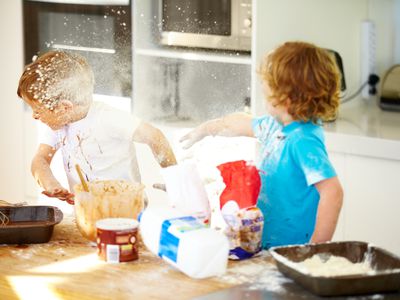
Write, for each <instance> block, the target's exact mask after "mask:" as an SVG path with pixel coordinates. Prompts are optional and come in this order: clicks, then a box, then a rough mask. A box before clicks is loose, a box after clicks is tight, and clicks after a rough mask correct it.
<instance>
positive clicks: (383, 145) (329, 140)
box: [325, 131, 400, 160]
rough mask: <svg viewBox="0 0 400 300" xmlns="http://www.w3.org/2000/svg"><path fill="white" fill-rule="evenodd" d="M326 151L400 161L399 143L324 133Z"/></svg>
mask: <svg viewBox="0 0 400 300" xmlns="http://www.w3.org/2000/svg"><path fill="white" fill-rule="evenodd" d="M325 142H326V147H327V149H328V151H330V152H338V153H344V154H351V155H358V156H368V157H373V158H380V159H389V160H400V141H397V140H389V139H383V138H377V137H365V136H358V135H351V134H345V133H338V132H327V131H325Z"/></svg>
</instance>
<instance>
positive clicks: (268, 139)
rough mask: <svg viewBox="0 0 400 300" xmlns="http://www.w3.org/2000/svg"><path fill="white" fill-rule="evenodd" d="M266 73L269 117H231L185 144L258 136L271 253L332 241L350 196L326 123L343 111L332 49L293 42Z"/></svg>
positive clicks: (270, 60)
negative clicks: (331, 150)
mask: <svg viewBox="0 0 400 300" xmlns="http://www.w3.org/2000/svg"><path fill="white" fill-rule="evenodd" d="M259 73H260V76H261V78H262V82H263V88H264V94H265V97H266V108H267V111H268V115H265V116H262V117H257V118H255V117H252V116H251V115H248V114H245V113H235V114H231V115H228V116H225V117H222V118H219V119H215V120H211V121H208V122H206V123H203V124H202V125H200V126H198V127H197V128H195V129H194V130H193V131H191V132H190V133H188V134H187V135H185V136H184V137H183V138H182V139H181V141H182V142H186V145H185V147H186V148H188V147H190V146H191V145H193V144H194V143H195V142H197V141H199V140H201V139H202V138H204V137H205V136H208V135H212V136H214V135H221V136H249V137H255V138H257V139H258V141H259V142H260V144H261V152H260V157H259V158H260V159H259V165H258V167H259V169H260V170H261V172H260V176H261V182H262V186H261V191H260V194H259V198H258V202H257V206H258V207H259V208H260V209H261V210H262V212H263V214H264V218H265V221H264V231H263V241H262V244H263V248H266V249H268V248H270V247H272V246H280V245H288V244H303V243H308V242H310V241H311V242H324V241H328V240H330V239H331V238H332V236H333V233H334V231H335V227H336V223H337V220H338V217H339V213H340V209H341V206H342V201H343V191H342V187H341V185H340V182H339V180H338V178H337V176H336V172H335V170H334V168H333V166H332V164H331V163H330V161H329V158H328V154H327V151H326V148H325V144H324V134H323V128H322V123H321V121H323V120H327V119H328V120H329V119H331V118H333V117H335V115H336V113H337V110H338V106H339V72H338V69H337V66H336V64H335V62H334V61H333V59H332V57H331V56H330V54H328V52H327V51H326V50H324V49H321V48H318V47H316V46H314V45H312V44H308V43H303V42H288V43H285V44H283V45H282V46H280V47H278V48H277V49H275V50H274V51H273V52H271V53H270V54H268V55H267V56H266V58H265V60H264V62H263V63H262V65H261V68H260V70H259Z"/></svg>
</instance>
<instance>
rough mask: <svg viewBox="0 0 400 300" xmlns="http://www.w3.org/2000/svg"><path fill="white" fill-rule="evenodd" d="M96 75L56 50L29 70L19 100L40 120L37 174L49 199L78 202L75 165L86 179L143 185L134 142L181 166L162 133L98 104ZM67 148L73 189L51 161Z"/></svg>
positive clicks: (79, 60)
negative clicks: (59, 178)
mask: <svg viewBox="0 0 400 300" xmlns="http://www.w3.org/2000/svg"><path fill="white" fill-rule="evenodd" d="M93 85H94V79H93V73H92V70H91V68H90V66H89V65H88V63H87V62H86V60H85V59H84V58H83V57H81V56H78V55H74V54H71V53H67V52H61V51H50V52H47V53H45V54H43V55H42V56H40V57H39V58H38V59H37V60H35V61H34V62H33V63H31V64H29V65H28V66H26V68H25V70H24V72H23V74H22V76H21V78H20V81H19V86H18V92H17V93H18V96H19V97H21V98H22V99H23V100H24V101H25V103H27V104H28V105H29V106H30V107H31V108H32V110H33V118H34V119H37V120H40V121H41V122H42V123H44V125H42V128H41V130H40V131H39V142H40V144H39V148H38V150H37V152H36V154H35V156H34V158H33V160H32V174H33V176H34V177H35V179H36V180H37V182H38V184H39V185H40V186H41V187H42V188H43V189H44V191H43V193H44V194H45V195H47V196H49V197H56V198H59V199H60V200H65V201H67V202H68V203H70V204H73V203H74V194H73V190H72V189H73V186H74V185H75V184H76V183H78V182H79V177H78V174H77V173H76V169H75V165H76V164H78V165H79V166H80V167H81V169H82V171H83V173H84V175H85V176H86V179H87V180H88V181H92V180H108V179H125V180H130V181H138V182H140V174H139V169H138V165H137V160H136V154H135V146H134V142H138V143H144V144H147V145H149V146H150V148H151V150H152V152H153V154H154V156H155V158H156V159H157V161H158V163H159V164H160V165H161V166H162V167H167V166H170V165H173V164H176V159H175V156H174V154H173V152H172V149H171V147H170V145H169V143H168V141H167V140H166V138H165V136H164V135H163V134H162V132H161V131H160V130H158V129H157V128H155V127H153V126H151V125H150V124H148V123H145V122H143V121H140V120H138V119H136V118H135V117H134V116H132V115H131V114H129V113H128V112H123V111H120V110H117V109H114V108H112V107H110V106H107V105H106V104H103V103H98V102H93V101H92V94H93ZM58 150H61V151H62V156H63V161H64V169H65V172H66V174H67V178H68V183H69V188H70V189H69V190H68V189H66V188H64V187H63V186H61V184H60V183H59V182H58V181H57V179H56V178H55V177H54V175H53V173H52V171H51V169H50V163H51V161H52V158H53V156H54V154H55V153H56V151H58Z"/></svg>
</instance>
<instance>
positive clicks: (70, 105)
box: [60, 100, 74, 111]
mask: <svg viewBox="0 0 400 300" xmlns="http://www.w3.org/2000/svg"><path fill="white" fill-rule="evenodd" d="M60 104H61V105H60V106H61V109H62V110H64V111H68V110H70V109H72V108H73V107H74V104H73V103H72V102H71V101H69V100H61V102H60Z"/></svg>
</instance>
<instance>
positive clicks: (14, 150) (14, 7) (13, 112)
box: [0, 0, 25, 202]
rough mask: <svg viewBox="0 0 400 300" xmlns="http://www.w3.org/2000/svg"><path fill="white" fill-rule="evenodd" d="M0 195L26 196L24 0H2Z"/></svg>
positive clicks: (15, 198) (20, 198)
mask: <svg viewBox="0 0 400 300" xmlns="http://www.w3.org/2000/svg"><path fill="white" fill-rule="evenodd" d="M0 41H1V55H0V66H1V68H0V91H1V98H0V138H1V144H0V199H4V200H8V201H13V202H18V201H23V199H24V185H23V181H24V175H23V174H24V155H23V153H24V147H25V146H24V138H23V130H22V128H23V113H22V112H23V106H22V101H21V100H19V99H18V97H17V94H16V90H17V84H18V79H19V76H20V75H21V71H22V68H23V57H22V55H23V47H22V45H23V43H22V2H21V1H18V0H2V1H0Z"/></svg>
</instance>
